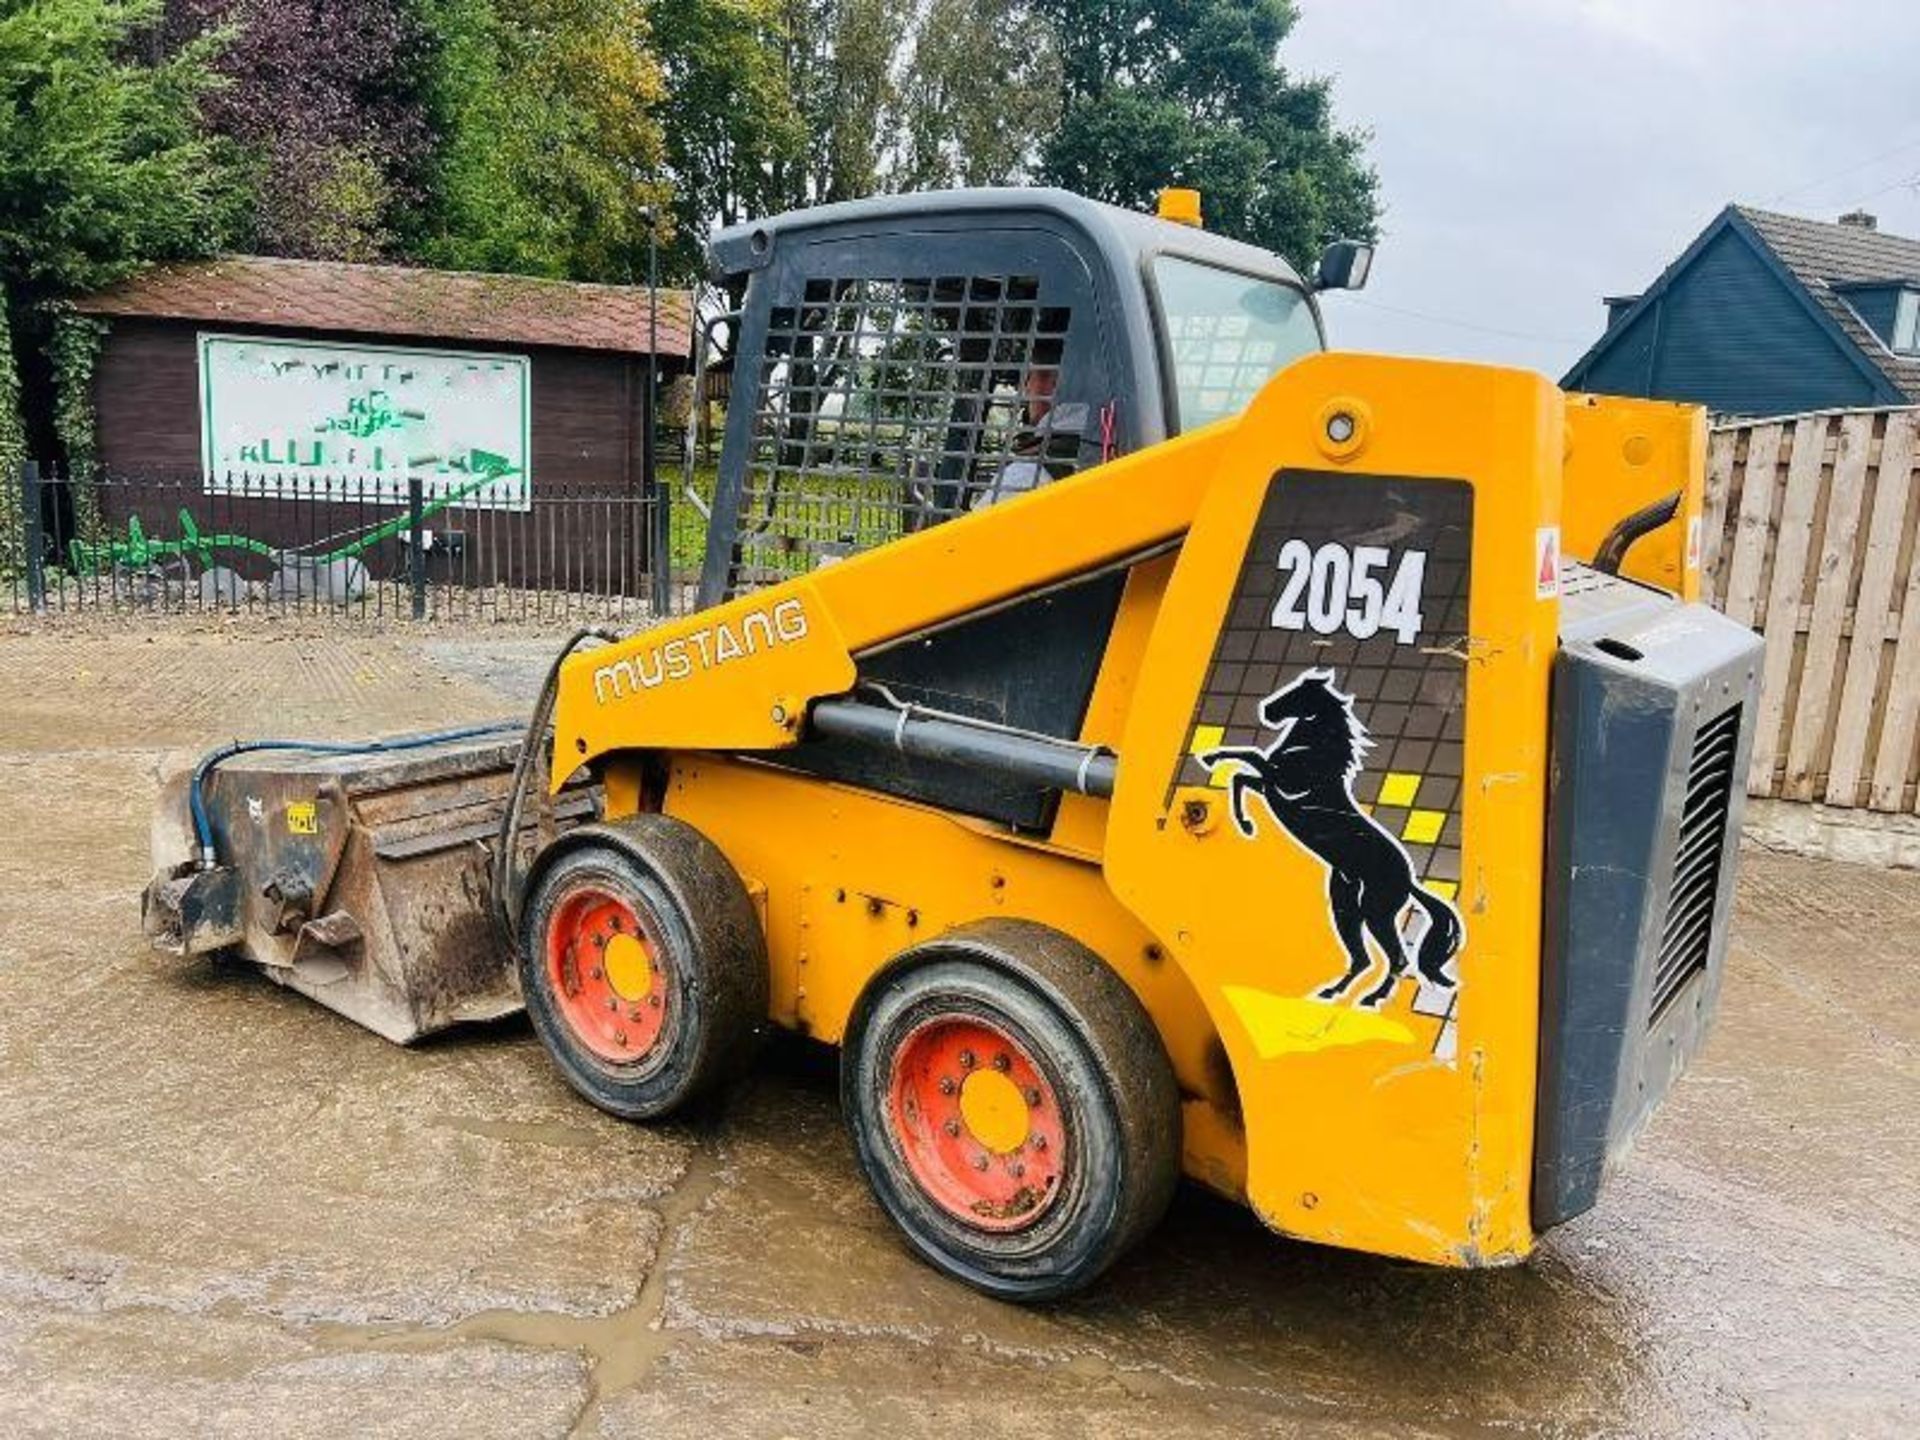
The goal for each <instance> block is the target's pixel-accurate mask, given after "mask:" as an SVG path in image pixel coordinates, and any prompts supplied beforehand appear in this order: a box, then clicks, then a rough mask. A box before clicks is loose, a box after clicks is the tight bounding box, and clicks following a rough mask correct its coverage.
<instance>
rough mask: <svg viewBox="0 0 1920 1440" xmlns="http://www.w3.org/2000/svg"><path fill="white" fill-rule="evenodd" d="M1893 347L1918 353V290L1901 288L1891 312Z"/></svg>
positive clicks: (1919, 332)
mask: <svg viewBox="0 0 1920 1440" xmlns="http://www.w3.org/2000/svg"><path fill="white" fill-rule="evenodd" d="M1893 348H1894V349H1895V350H1897V351H1899V352H1900V353H1901V354H1902V355H1914V354H1920V290H1902V291H1901V292H1900V297H1899V300H1898V302H1897V303H1896V305H1895V308H1894V312H1893Z"/></svg>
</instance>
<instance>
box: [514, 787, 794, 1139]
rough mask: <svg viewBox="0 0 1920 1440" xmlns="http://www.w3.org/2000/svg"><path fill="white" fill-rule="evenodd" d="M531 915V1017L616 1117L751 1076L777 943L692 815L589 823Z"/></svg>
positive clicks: (551, 867) (574, 1075)
mask: <svg viewBox="0 0 1920 1440" xmlns="http://www.w3.org/2000/svg"><path fill="white" fill-rule="evenodd" d="M562 843H563V845H564V849H562V850H561V851H559V852H557V853H556V854H555V856H554V857H553V859H552V860H551V861H550V862H549V863H546V864H544V865H542V866H541V867H540V868H539V869H537V870H536V872H535V875H534V878H533V881H532V887H531V890H530V892H529V895H528V898H527V903H526V904H525V905H524V907H523V908H522V914H521V933H520V946H519V950H520V954H519V968H520V985H521V990H522V993H523V994H524V995H525V997H526V1005H527V1015H528V1017H529V1018H530V1019H531V1020H532V1022H533V1028H534V1030H535V1032H536V1033H537V1034H538V1035H539V1037H540V1040H541V1043H542V1044H543V1045H544V1046H545V1047H546V1050H547V1053H548V1054H549V1055H550V1056H551V1057H552V1058H553V1061H554V1063H555V1065H557V1066H558V1067H559V1069H560V1073H561V1074H562V1075H563V1076H564V1077H565V1078H566V1080H567V1083H568V1084H569V1085H571V1086H572V1087H573V1088H574V1089H575V1090H577V1091H578V1092H579V1093H580V1094H581V1095H583V1096H585V1097H586V1098H587V1099H588V1100H590V1101H592V1102H593V1103H594V1104H595V1105H597V1106H599V1107H600V1108H601V1109H602V1110H605V1111H607V1112H609V1113H610V1114H614V1115H618V1116H620V1117H622V1118H624V1119H629V1120H650V1119H655V1118H657V1117H660V1116H663V1115H667V1114H669V1113H671V1112H672V1111H674V1110H676V1109H678V1108H680V1107H681V1106H683V1105H685V1104H687V1103H688V1102H689V1101H692V1100H694V1099H696V1098H698V1097H699V1096H701V1095H704V1094H706V1093H708V1092H710V1091H711V1090H712V1089H713V1088H714V1087H715V1086H716V1085H718V1084H720V1083H721V1082H722V1081H724V1080H726V1079H728V1078H730V1077H731V1076H733V1075H735V1074H738V1073H739V1072H740V1071H741V1070H742V1069H744V1068H745V1066H746V1065H747V1063H748V1062H749V1061H750V1060H751V1058H752V1055H753V1053H754V1050H755V1048H756V1045H757V1041H758V1040H759V1038H760V1037H761V1035H762V1034H763V1033H764V1031H765V1029H766V1024H767V954H766V940H765V937H764V936H763V935H762V933H761V929H760V924H759V920H758V918H757V916H756V915H755V913H754V909H753V903H752V901H751V899H750V898H749V897H748V895H747V891H746V887H745V886H744V885H743V884H742V883H741V881H740V877H739V876H738V875H737V874H736V873H735V872H734V869H733V867H732V866H731V865H730V864H729V863H728V862H727V859H726V857H725V856H724V855H723V854H721V852H720V850H719V849H718V847H716V846H715V845H714V844H713V843H712V842H711V841H709V840H708V839H707V838H706V837H705V836H703V835H702V834H700V832H699V831H697V830H695V829H694V828H693V827H692V826H690V825H687V824H685V823H684V822H682V821H679V820H674V819H671V818H669V817H667V816H663V815H639V816H634V817H631V818H628V819H625V820H621V821H617V822H612V823H609V824H606V825H595V826H583V827H582V828H581V829H579V830H576V831H573V832H571V833H570V834H569V835H568V836H567V837H566V839H565V841H563V842H562Z"/></svg>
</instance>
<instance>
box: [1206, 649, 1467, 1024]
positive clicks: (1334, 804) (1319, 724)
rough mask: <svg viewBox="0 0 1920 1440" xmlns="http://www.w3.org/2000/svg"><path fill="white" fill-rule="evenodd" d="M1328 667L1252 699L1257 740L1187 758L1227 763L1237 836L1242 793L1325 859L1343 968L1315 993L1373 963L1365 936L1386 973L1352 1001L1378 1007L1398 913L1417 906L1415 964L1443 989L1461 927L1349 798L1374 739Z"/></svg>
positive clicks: (1395, 958)
mask: <svg viewBox="0 0 1920 1440" xmlns="http://www.w3.org/2000/svg"><path fill="white" fill-rule="evenodd" d="M1333 681H1334V674H1333V671H1331V670H1327V669H1316V670H1308V671H1306V672H1305V673H1304V674H1302V675H1301V676H1300V677H1299V678H1298V679H1296V680H1294V681H1292V682H1291V683H1289V684H1287V685H1285V686H1283V687H1282V688H1280V689H1279V690H1276V691H1274V693H1273V694H1271V695H1269V696H1267V698H1266V699H1265V700H1263V701H1261V702H1260V723H1261V725H1263V726H1264V727H1266V728H1267V729H1269V730H1272V731H1274V732H1276V733H1275V735H1274V738H1273V743H1272V744H1270V745H1268V746H1266V747H1265V748H1264V749H1263V748H1259V747H1255V746H1237V745H1235V746H1223V747H1221V748H1219V749H1215V750H1209V751H1207V752H1206V753H1204V754H1202V755H1200V756H1198V757H1196V758H1198V760H1199V762H1200V763H1201V764H1202V765H1204V766H1206V767H1207V769H1208V770H1209V771H1210V772H1211V771H1212V770H1213V769H1214V767H1216V766H1220V765H1231V766H1233V767H1234V768H1233V773H1232V775H1231V777H1230V778H1229V780H1228V782H1227V786H1228V788H1227V800H1228V808H1229V809H1230V810H1231V811H1232V813H1233V823H1234V825H1235V826H1236V827H1238V829H1239V831H1240V833H1241V834H1242V835H1245V836H1247V837H1248V838H1252V836H1253V834H1254V833H1255V827H1254V818H1253V816H1252V814H1250V813H1249V811H1248V809H1247V801H1248V799H1249V797H1251V796H1258V797H1259V798H1260V799H1261V800H1262V801H1264V802H1265V803H1266V807H1267V809H1268V811H1269V812H1271V814H1272V815H1273V818H1274V819H1275V820H1277V821H1279V822H1280V825H1281V827H1282V828H1283V829H1284V830H1285V831H1286V832H1287V833H1288V834H1289V835H1291V836H1292V837H1293V838H1294V839H1295V840H1296V841H1298V842H1299V843H1300V844H1301V845H1302V846H1304V847H1305V848H1306V849H1307V850H1308V851H1309V852H1310V853H1311V854H1313V855H1314V857H1315V858H1317V859H1318V860H1319V861H1320V862H1321V863H1322V864H1323V865H1325V866H1326V867H1327V901H1328V904H1329V906H1330V908H1331V910H1332V913H1333V928H1334V931H1335V932H1336V933H1337V934H1338V935H1339V937H1340V943H1341V944H1342V945H1343V946H1344V947H1345V948H1346V952H1347V962H1348V968H1347V972H1346V974H1344V975H1342V976H1340V977H1339V978H1338V979H1337V980H1335V981H1333V982H1332V983H1331V984H1329V985H1327V986H1325V987H1323V988H1322V989H1320V990H1318V991H1317V992H1315V993H1316V994H1318V996H1319V997H1320V998H1321V999H1322V1000H1338V999H1339V998H1340V997H1341V996H1343V995H1345V994H1346V993H1347V991H1348V990H1350V989H1352V988H1353V986H1354V984H1355V983H1356V982H1357V981H1358V980H1359V979H1360V978H1361V977H1362V976H1363V975H1365V974H1366V973H1367V971H1368V970H1369V969H1371V968H1372V966H1373V957H1372V956H1371V955H1370V954H1369V953H1368V950H1367V936H1369V935H1371V936H1372V937H1373V942H1374V944H1375V945H1376V946H1377V947H1378V948H1379V951H1380V955H1381V958H1382V959H1384V960H1385V961H1386V964H1387V973H1386V975H1385V976H1384V977H1383V978H1382V979H1381V981H1380V983H1379V984H1378V985H1376V986H1374V987H1373V989H1371V990H1369V991H1368V992H1367V993H1366V994H1364V995H1362V996H1361V997H1360V1000H1359V1002H1358V1003H1359V1004H1360V1005H1362V1006H1364V1007H1366V1008H1367V1009H1375V1008H1378V1007H1379V1006H1380V1005H1381V1004H1382V1003H1383V1002H1384V1001H1386V999H1387V998H1388V997H1389V996H1391V995H1392V994H1393V991H1394V987H1395V986H1396V985H1398V984H1399V982H1400V979H1401V977H1402V976H1403V975H1404V974H1405V973H1406V969H1407V964H1408V958H1409V957H1408V955H1407V949H1406V945H1405V944H1404V942H1403V941H1402V940H1401V937H1400V918H1401V916H1402V915H1403V914H1404V913H1405V911H1406V909H1407V907H1408V906H1409V905H1417V906H1418V907H1419V908H1420V909H1421V910H1423V911H1425V912H1426V916H1427V921H1428V924H1427V927H1426V930H1425V932H1424V933H1423V934H1422V935H1421V937H1420V943H1419V954H1418V955H1417V956H1416V957H1414V964H1415V966H1416V968H1417V969H1418V971H1419V974H1420V977H1421V978H1422V979H1423V980H1425V981H1427V982H1428V983H1429V984H1432V985H1437V986H1441V987H1444V988H1449V989H1450V988H1452V986H1453V985H1454V983H1455V981H1454V977H1453V976H1451V975H1449V974H1447V972H1446V967H1447V965H1448V963H1449V962H1450V961H1451V960H1452V959H1453V957H1454V955H1455V954H1457V953H1458V952H1459V949H1460V943H1461V941H1462V940H1463V939H1464V938H1465V931H1464V929H1463V927H1462V926H1461V923H1460V914H1459V912H1458V911H1457V910H1455V909H1454V908H1453V906H1452V905H1450V904H1449V903H1448V902H1447V901H1445V900H1443V899H1441V898H1440V897H1439V896H1438V895H1435V894H1434V893H1433V892H1431V891H1430V890H1428V889H1426V888H1425V887H1424V886H1422V885H1421V884H1420V882H1419V880H1418V879H1417V878H1416V877H1415V875H1414V873H1413V862H1412V860H1411V859H1409V858H1408V856H1407V852H1406V850H1405V849H1404V848H1403V847H1402V846H1401V844H1400V842H1399V841H1398V840H1397V839H1395V838H1394V836H1393V835H1392V834H1391V833H1390V832H1389V831H1388V830H1387V829H1386V828H1385V827H1384V826H1382V825H1380V824H1379V823H1378V822H1377V821H1376V820H1374V818H1373V817H1372V816H1371V815H1368V814H1367V813H1366V812H1365V811H1363V810H1362V809H1361V808H1360V806H1359V803H1358V802H1357V801H1355V799H1354V798H1353V778H1354V776H1356V775H1358V774H1359V773H1360V763H1361V761H1362V759H1363V758H1364V757H1365V755H1366V752H1367V750H1368V749H1369V748H1370V747H1371V745H1372V744H1373V741H1372V740H1371V739H1370V738H1369V736H1368V735H1367V731H1366V727H1365V726H1364V725H1362V724H1361V723H1360V720H1359V717H1358V716H1356V715H1355V714H1354V713H1353V697H1352V696H1351V695H1343V694H1341V693H1340V692H1339V691H1338V690H1336V689H1335V688H1334V685H1333Z"/></svg>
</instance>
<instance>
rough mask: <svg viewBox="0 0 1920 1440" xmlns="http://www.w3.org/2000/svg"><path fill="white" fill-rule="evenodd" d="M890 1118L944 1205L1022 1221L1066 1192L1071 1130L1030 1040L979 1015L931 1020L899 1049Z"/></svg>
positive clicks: (968, 1218) (997, 1221)
mask: <svg viewBox="0 0 1920 1440" xmlns="http://www.w3.org/2000/svg"><path fill="white" fill-rule="evenodd" d="M888 1101H889V1105H888V1109H889V1116H888V1119H889V1123H890V1124H891V1125H892V1127H893V1132H894V1139H895V1141H896V1142H897V1144H898V1147H899V1150H900V1153H901V1155H902V1157H903V1158H904V1159H905V1161H906V1165H907V1169H908V1171H909V1172H910V1173H911V1174H912V1176H913V1178H914V1180H915V1181H916V1182H918V1184H919V1186H920V1188H921V1189H922V1190H923V1191H925V1192H926V1194H927V1195H928V1197H929V1198H931V1199H932V1200H933V1202H934V1203H935V1204H937V1205H938V1206H939V1207H940V1208H941V1209H942V1210H945V1211H946V1212H947V1213H948V1214H949V1215H951V1216H953V1217H954V1218H956V1219H959V1220H964V1221H965V1222H967V1223H968V1224H969V1225H973V1226H976V1227H978V1228H980V1229H982V1230H993V1231H1007V1230H1018V1229H1020V1228H1022V1227H1023V1226H1026V1225H1030V1224H1032V1223H1033V1222H1034V1221H1035V1220H1037V1219H1039V1218H1040V1216H1041V1215H1043V1214H1045V1213H1046V1210H1047V1208H1048V1206H1050V1205H1051V1204H1052V1203H1053V1202H1054V1200H1055V1198H1056V1197H1057V1196H1058V1195H1059V1193H1060V1184H1061V1180H1062V1177H1063V1176H1064V1175H1065V1174H1066V1166H1067V1160H1068V1155H1067V1143H1068V1141H1067V1134H1066V1127H1065V1124H1064V1121H1063V1117H1062V1116H1061V1113H1060V1105H1059V1102H1058V1099H1057V1097H1056V1096H1055V1093H1054V1088H1053V1086H1052V1084H1051V1083H1049V1081H1048V1080H1047V1078H1046V1076H1045V1075H1044V1074H1043V1073H1042V1072H1041V1069H1040V1066H1039V1064H1038V1063H1037V1062H1036V1061H1035V1060H1034V1058H1033V1056H1032V1055H1030V1054H1029V1053H1028V1052H1027V1050H1026V1047H1024V1046H1023V1045H1021V1044H1020V1043H1019V1042H1018V1041H1016V1040H1015V1039H1014V1038H1013V1037H1012V1036H1010V1035H1008V1034H1007V1033H1006V1032H1005V1031H1003V1030H1001V1029H999V1028H998V1027H997V1026H994V1025H991V1024H988V1023H986V1022H985V1021H982V1020H976V1019H972V1018H964V1019H963V1018H943V1019H938V1020H930V1021H928V1022H927V1023H926V1024H924V1025H921V1026H920V1027H919V1028H918V1029H916V1030H914V1031H913V1032H912V1033H911V1034H909V1035H908V1036H907V1037H906V1039H905V1040H904V1041H902V1042H901V1045H900V1048H899V1049H898V1051H896V1052H895V1054H894V1059H893V1076H892V1083H891V1084H890V1086H889V1095H888Z"/></svg>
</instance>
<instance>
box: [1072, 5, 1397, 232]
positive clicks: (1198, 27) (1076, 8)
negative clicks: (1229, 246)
mask: <svg viewBox="0 0 1920 1440" xmlns="http://www.w3.org/2000/svg"><path fill="white" fill-rule="evenodd" d="M1039 3H1040V4H1041V5H1042V7H1043V9H1044V10H1045V13H1046V14H1047V16H1048V18H1049V19H1050V21H1051V23H1052V26H1053V29H1054V33H1055V35H1056V38H1057V41H1058V44H1059V47H1060V58H1061V67H1062V76H1063V82H1064V100H1065V105H1064V109H1063V112H1062V115H1061V123H1060V125H1059V128H1058V129H1057V130H1056V131H1055V132H1054V133H1053V135H1052V136H1051V137H1050V138H1049V139H1048V140H1047V142H1046V144H1045V146H1044V148H1043V152H1042V159H1041V165H1040V172H1041V174H1042V176H1043V177H1044V178H1045V179H1047V180H1049V181H1051V182H1052V183H1054V184H1058V185H1064V186H1066V187H1067V188H1069V189H1073V190H1078V191H1081V192H1082V193H1084V194H1088V195H1092V196H1094V197H1095V198H1097V199H1102V200H1108V201H1111V202H1113V203H1114V204H1118V205H1126V206H1130V207H1133V208H1144V207H1148V206H1150V205H1151V204H1152V203H1153V198H1154V194H1155V192H1156V191H1157V190H1159V189H1160V188H1161V187H1162V186H1166V185H1181V184H1185V185H1192V186H1194V187H1195V188H1197V189H1199V190H1200V191H1201V192H1202V194H1203V196H1204V204H1205V209H1206V215H1207V225H1208V228H1209V229H1213V230H1218V231H1221V232H1222V233H1224V234H1227V235H1232V236H1234V237H1236V238H1238V239H1242V240H1247V241H1251V242H1252V243H1254V244H1257V245H1263V246H1265V247H1267V248H1268V249H1271V250H1277V251H1279V252H1280V253H1281V254H1283V255H1285V256H1287V257H1288V258H1289V259H1290V260H1292V261H1293V263H1294V264H1295V265H1296V266H1298V267H1301V268H1305V267H1306V266H1308V265H1310V264H1311V263H1312V261H1313V260H1314V259H1315V257H1316V256H1317V255H1318V252H1319V250H1320V247H1321V246H1322V245H1324V244H1325V242H1326V241H1328V240H1330V239H1333V238H1335V237H1339V236H1344V237H1348V238H1353V239H1372V238H1374V236H1375V234H1376V229H1377V224H1378V216H1379V206H1378V197H1377V193H1376V192H1377V179H1376V177H1375V174H1374V172H1373V170H1372V168H1371V167H1370V166H1369V165H1368V164H1367V163H1366V143H1367V139H1368V136H1367V134H1366V132H1364V131H1361V130H1352V129H1344V130H1343V129H1341V128H1339V127H1338V126H1337V124H1336V123H1335V121H1334V117H1333V105H1332V94H1331V87H1330V85H1329V83H1328V82H1327V81H1325V80H1323V79H1311V80H1299V79H1295V78H1294V77H1292V76H1290V75H1289V74H1288V73H1287V71H1286V70H1285V69H1283V68H1282V66H1281V65H1280V62H1279V51H1280V46H1281V43H1282V42H1283V41H1284V40H1285V39H1286V37H1287V34H1288V32H1289V31H1291V30H1292V28H1293V25H1294V21H1295V19H1296V11H1295V9H1294V6H1293V4H1292V0H1039Z"/></svg>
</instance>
